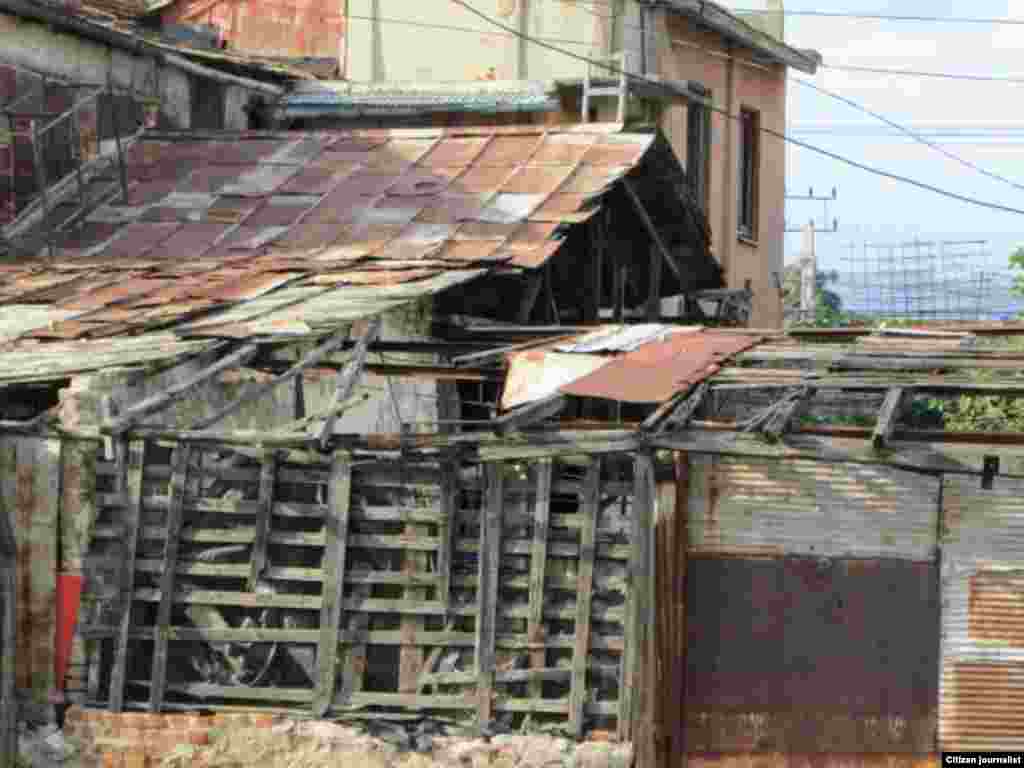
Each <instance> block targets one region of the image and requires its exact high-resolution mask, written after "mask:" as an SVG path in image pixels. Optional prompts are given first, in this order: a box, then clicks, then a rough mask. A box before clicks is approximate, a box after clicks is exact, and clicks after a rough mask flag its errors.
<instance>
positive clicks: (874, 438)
mask: <svg viewBox="0 0 1024 768" xmlns="http://www.w3.org/2000/svg"><path fill="white" fill-rule="evenodd" d="M904 393H905V390H904V389H903V388H902V387H893V388H892V389H890V390H889V391H888V392H886V393H885V400H884V401H883V402H882V408H881V410H880V411H879V412H878V421H877V422H876V423H875V431H874V433H873V434H872V435H871V445H872V446H873V447H874V449H875V450H876V451H882V450H885V447H886V445H887V443H888V442H889V439H890V438H891V437H892V433H893V431H894V430H895V429H896V422H897V421H898V420H899V416H900V408H901V406H902V404H903V396H904Z"/></svg>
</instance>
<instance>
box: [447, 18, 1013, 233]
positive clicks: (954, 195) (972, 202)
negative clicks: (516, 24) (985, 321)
mask: <svg viewBox="0 0 1024 768" xmlns="http://www.w3.org/2000/svg"><path fill="white" fill-rule="evenodd" d="M452 2H453V3H455V4H456V5H459V6H461V7H463V8H464V9H466V10H467V11H469V12H470V13H472V14H473V15H474V16H477V17H478V18H481V19H483V20H484V21H486V22H487V23H488V24H492V25H494V26H496V27H498V28H500V29H504V30H505V31H506V32H509V33H511V34H514V35H516V36H517V37H521V38H522V39H524V40H526V41H527V42H531V43H533V44H534V45H539V46H540V47H542V48H547V49H548V50H551V51H554V52H555V53H560V54H562V55H563V56H568V57H570V58H573V59H577V60H579V61H582V62H584V63H586V64H592V65H594V66H598V67H603V68H605V69H607V70H610V71H612V72H615V73H616V74H619V75H623V76H625V77H628V78H631V79H634V80H639V81H641V82H645V83H648V84H649V85H654V86H656V87H658V88H664V87H665V84H664V83H661V82H659V81H657V80H652V79H651V78H649V77H644V76H643V75H636V74H633V73H630V72H625V71H624V70H622V69H621V68H619V67H616V66H614V65H613V64H610V63H602V62H599V61H595V60H594V59H591V58H589V57H587V56H582V55H580V54H578V53H574V52H573V51H567V50H565V49H564V48H559V47H558V46H556V45H551V44H550V43H546V42H544V41H542V40H538V39H537V38H534V37H531V36H530V35H527V34H525V33H523V32H520V31H519V30H517V29H515V28H513V27H509V26H506V25H505V24H502V23H501V22H500V21H497V20H496V19H492V18H491V17H490V16H488V15H487V14H486V13H484V12H483V11H480V10H478V9H477V8H474V7H473V6H472V5H471V4H470V3H469V2H467V0H452ZM707 108H708V109H710V110H711V111H713V112H718V113H719V114H722V115H725V116H726V117H727V118H728V119H730V120H735V121H739V119H740V118H739V117H738V116H736V115H732V114H729V112H728V111H727V110H724V109H721V108H720V107H714V106H711V105H708V107H707ZM760 130H761V132H762V133H767V134H768V135H769V136H775V137H776V138H778V139H781V140H782V141H784V142H787V143H789V144H792V145H794V146H797V147H802V148H803V149H806V150H809V151H811V152H815V153H817V154H819V155H822V156H824V157H828V158H830V159H832V160H835V161H837V162H840V163H843V164H845V165H849V166H850V167H852V168H857V169H859V170H862V171H866V172H867V173H871V174H874V175H876V176H881V177H883V178H887V179H891V180H893V181H898V182H901V183H904V184H909V185H911V186H914V187H917V188H919V189H924V190H927V191H929V192H934V193H936V194H939V195H943V196H945V197H948V198H950V199H953V200H959V201H960V202H964V203H969V204H970V205H977V206H980V207H982V208H989V209H991V210H996V211H1004V212H1006V213H1016V214H1020V215H1024V210H1022V209H1020V208H1013V207H1010V206H1007V205H1000V204H999V203H989V202H987V201H984V200H979V199H977V198H973V197H969V196H967V195H961V194H959V193H956V192H950V191H949V190H945V189H942V188H940V187H936V186H934V185H932V184H928V183H926V182H923V181H918V180H916V179H912V178H910V177H908V176H901V175H900V174H897V173H892V172H891V171H885V170H882V169H881V168H875V167H872V166H870V165H866V164H864V163H861V162H858V161H856V160H851V159H850V158H847V157H843V156H842V155H838V154H836V153H835V152H830V151H828V150H827V149H823V148H821V147H817V146H815V145H813V144H808V143H807V142H805V141H800V140H799V139H794V138H793V137H791V136H787V135H786V134H785V133H783V132H781V131H776V130H773V129H771V128H765V127H764V126H761V127H760Z"/></svg>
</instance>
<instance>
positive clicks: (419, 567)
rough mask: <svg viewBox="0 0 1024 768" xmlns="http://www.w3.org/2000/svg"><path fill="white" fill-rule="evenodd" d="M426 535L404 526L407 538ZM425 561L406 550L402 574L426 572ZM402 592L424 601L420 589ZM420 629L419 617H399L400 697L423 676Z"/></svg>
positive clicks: (425, 530)
mask: <svg viewBox="0 0 1024 768" xmlns="http://www.w3.org/2000/svg"><path fill="white" fill-rule="evenodd" d="M401 468H402V470H403V474H404V473H405V472H404V470H405V469H406V465H405V464H404V463H403V464H402V466H401ZM408 493H409V492H408V491H402V492H401V496H402V497H403V498H404V497H405V496H406V495H407V494H408ZM429 533H430V529H429V528H428V527H427V526H425V525H418V524H416V523H407V524H406V526H405V534H406V535H407V536H410V537H414V538H417V539H419V538H420V537H427V536H429ZM435 540H436V541H438V549H440V540H438V539H435ZM427 557H428V555H427V554H425V553H424V552H423V551H422V550H417V549H413V548H406V549H405V550H404V552H403V553H402V572H403V573H416V572H420V571H424V570H426V568H427ZM404 592H405V599H406V601H412V602H418V601H422V600H425V599H426V597H427V594H426V591H425V590H424V589H422V588H420V587H411V588H408V587H407V588H406V589H405V590H404ZM438 602H440V603H441V604H442V605H443V604H444V602H445V600H444V598H443V597H439V599H438ZM423 628H424V623H423V617H422V616H417V615H409V614H406V615H404V616H402V619H401V630H402V634H403V635H404V636H405V637H406V638H408V642H406V643H404V644H403V645H402V647H401V649H400V650H399V653H398V691H399V693H416V691H417V682H418V681H419V678H420V675H421V674H422V672H423V661H424V658H423V657H424V653H423V648H421V647H420V646H418V645H416V633H417V632H420V631H422V630H423Z"/></svg>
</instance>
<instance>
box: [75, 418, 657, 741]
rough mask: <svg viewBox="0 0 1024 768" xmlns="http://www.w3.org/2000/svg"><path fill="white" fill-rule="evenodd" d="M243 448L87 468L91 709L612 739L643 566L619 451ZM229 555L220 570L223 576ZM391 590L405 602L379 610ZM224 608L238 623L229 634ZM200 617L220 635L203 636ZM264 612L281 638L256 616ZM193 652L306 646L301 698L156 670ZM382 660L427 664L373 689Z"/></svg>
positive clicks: (146, 455)
mask: <svg viewBox="0 0 1024 768" xmlns="http://www.w3.org/2000/svg"><path fill="white" fill-rule="evenodd" d="M250 453H251V452H249V451H246V452H245V453H243V454H238V453H237V452H236V451H235V449H233V448H232V447H231V446H227V445H223V444H221V445H217V444H211V443H205V442H200V443H193V442H190V441H187V440H178V441H175V442H167V441H146V440H139V439H135V438H134V437H133V439H132V440H130V441H128V440H125V439H119V440H118V442H117V443H116V449H115V454H116V457H117V458H116V460H115V461H114V462H100V463H99V464H98V465H97V482H98V484H99V486H100V487H102V488H107V489H109V490H108V491H104V492H101V493H100V494H98V498H97V504H98V507H99V517H98V523H97V526H96V529H95V531H94V538H93V543H92V547H93V550H94V551H95V552H96V553H101V552H107V553H108V555H109V557H108V558H107V560H106V561H107V562H108V563H111V564H116V566H117V567H116V569H115V570H116V574H115V576H116V579H115V581H116V585H117V586H116V589H114V590H108V591H104V588H102V587H99V586H98V585H91V586H90V587H89V588H88V589H89V590H90V591H91V594H90V597H91V598H92V600H93V601H96V602H98V603H100V604H105V605H107V606H108V607H110V608H112V609H113V612H114V613H115V614H116V619H115V620H113V621H111V622H107V623H99V624H97V623H88V622H86V623H84V624H83V626H82V627H81V632H82V635H83V637H86V638H89V639H92V640H97V641H99V643H98V644H99V645H103V644H104V643H105V644H108V647H111V646H112V647H111V650H112V661H111V662H105V661H104V659H105V658H106V657H105V656H104V655H103V654H101V653H96V654H94V655H93V658H92V659H91V660H90V664H91V665H92V666H93V667H94V668H95V669H94V670H93V672H92V675H91V676H92V677H93V678H95V679H97V680H99V681H101V682H100V683H99V684H98V685H97V686H96V688H95V690H94V691H93V695H94V699H93V700H92V701H91V702H90V703H91V704H93V705H101V706H106V707H109V708H110V709H112V710H115V711H120V710H123V709H128V708H142V709H147V710H151V711H162V710H167V709H175V708H180V707H183V706H188V705H189V703H190V702H191V705H192V706H203V707H213V708H217V707H230V706H233V705H239V704H243V705H246V706H256V707H259V706H267V705H273V706H275V707H281V706H285V707H288V708H291V709H298V710H305V711H307V712H310V713H311V714H314V715H316V716H330V717H342V716H350V715H353V714H358V713H359V711H360V710H362V709H365V708H367V707H383V708H385V709H387V710H390V711H392V712H394V711H396V710H397V711H399V712H402V711H415V712H425V713H434V714H438V715H441V714H443V715H445V716H448V717H457V718H458V717H463V718H466V719H467V720H468V721H471V722H473V723H475V727H476V728H478V729H480V730H481V731H482V732H485V733H486V732H489V730H490V728H491V727H492V723H494V722H495V721H496V720H498V719H501V720H502V721H503V722H504V720H505V719H507V718H509V717H512V718H516V719H520V718H522V717H525V716H526V715H529V716H530V717H531V718H532V719H534V720H540V721H541V722H545V721H547V722H551V723H558V722H561V723H564V727H565V728H566V729H568V731H569V732H571V733H572V734H574V735H576V736H578V737H583V736H585V735H586V733H587V732H588V731H589V730H591V729H593V728H598V729H603V730H613V731H614V730H619V729H620V728H622V726H620V725H619V719H620V718H621V717H622V716H623V712H624V710H623V709H622V707H623V704H622V701H621V698H622V696H623V695H624V694H623V691H624V690H625V689H623V687H622V685H623V681H624V678H623V677H622V676H623V675H635V673H634V671H633V670H634V668H635V666H636V665H637V664H638V663H639V661H638V659H639V656H638V655H637V654H636V653H634V654H631V655H630V654H628V653H627V651H628V642H629V641H628V638H629V637H630V636H631V633H633V632H634V630H631V629H630V628H629V627H628V621H629V619H628V616H629V614H628V612H627V609H626V607H625V604H626V602H627V600H629V599H630V598H629V593H630V590H629V587H628V585H629V583H630V580H629V578H628V577H627V574H626V570H627V568H637V567H641V566H642V563H643V556H640V555H637V554H636V553H635V552H634V549H633V546H632V545H631V543H630V542H631V540H632V539H633V538H634V537H635V536H636V535H637V532H638V530H642V528H641V529H638V528H637V525H638V524H637V523H635V522H634V523H633V524H630V523H629V522H628V519H629V518H628V515H630V512H629V511H628V510H629V509H631V507H632V505H633V502H632V498H633V495H634V487H633V482H632V474H633V469H632V459H631V458H630V457H629V456H628V455H622V454H615V453H612V454H608V455H605V456H589V457H588V456H586V455H581V454H579V453H574V452H570V451H567V450H565V449H564V448H563V449H562V450H560V451H559V453H558V455H555V456H552V457H548V458H546V457H540V458H538V459H536V460H530V459H521V460H517V461H514V462H506V461H500V460H498V461H487V462H482V463H481V462H478V461H476V460H468V461H467V460H465V459H462V458H457V457H456V456H454V455H449V454H442V455H441V456H439V457H435V458H431V457H429V456H419V457H408V458H404V459H403V458H397V457H396V458H390V459H388V458H382V457H381V456H380V454H376V455H373V454H368V453H365V452H361V451H355V452H352V451H349V450H345V449H336V450H334V451H332V452H331V453H330V454H329V455H319V456H318V455H316V454H302V457H301V458H303V459H304V461H301V462H299V461H297V458H299V456H298V455H297V454H295V453H289V452H283V453H278V452H275V451H269V452H264V453H259V452H257V453H256V455H255V457H253V456H250ZM208 488H212V489H215V490H216V492H217V493H220V494H221V495H220V496H215V495H211V494H213V493H214V491H208V490H206V489H208ZM324 489H326V493H324ZM316 499H319V500H316ZM609 502H613V503H612V504H611V507H609ZM609 510H614V511H613V512H609ZM620 515H626V516H627V517H625V518H622V519H620ZM230 521H234V522H233V523H232V524H230V525H229V522H230ZM186 523H187V524H186ZM239 523H240V524H239ZM641 525H642V524H641ZM396 526H397V528H396ZM645 535H646V534H645ZM642 538H643V537H642ZM228 550H230V551H232V552H234V553H235V556H232V557H231V558H230V562H221V561H220V560H219V559H218V556H217V555H216V553H217V552H218V551H228ZM289 553H291V554H289ZM239 554H241V555H242V556H244V557H245V561H240V560H239V559H238V556H237V555H239ZM421 555H422V556H423V557H421ZM294 556H298V557H299V558H300V559H301V560H302V564H297V563H294V562H291V561H289V559H288V558H289V557H294ZM396 557H397V558H400V559H401V561H402V564H401V565H398V562H399V560H397V559H394V558H396ZM282 558H284V559H282ZM101 559H102V558H101ZM383 563H390V566H387V565H383V566H382V564H383ZM472 563H475V565H473V566H472V567H470V568H468V569H467V566H469V565H470V564H472ZM629 563H632V564H633V565H631V566H630V565H628V564H629ZM642 567H646V566H642ZM399 587H400V588H403V589H404V590H405V596H394V593H393V590H394V589H395V588H399ZM598 593H600V594H601V595H603V596H605V598H603V599H602V600H597V599H595V596H596V595H597V594H598ZM610 594H619V595H620V596H621V597H620V600H621V603H620V604H619V605H616V604H615V603H614V602H613V603H612V604H609V603H607V602H606V596H607V595H610ZM200 608H201V609H202V611H203V612H205V613H197V612H196V610H197V609H200ZM239 612H242V613H245V614H246V615H248V616H249V617H250V620H247V621H246V622H243V623H241V624H239V623H238V621H237V619H230V618H228V617H231V616H237V615H239ZM268 612H269V613H268ZM100 613H102V612H100ZM109 613H110V612H109V611H108V612H107V615H109ZM95 615H99V613H97V614H95ZM200 615H205V616H207V617H209V616H211V615H213V616H222V617H223V620H221V619H216V620H209V621H207V622H206V623H205V624H204V623H198V624H197V623H195V621H193V620H192V619H193V618H195V617H197V616H200ZM274 615H278V616H286V615H290V616H292V617H293V619H294V621H292V623H291V625H289V624H288V623H287V622H285V623H282V621H281V619H280V618H277V619H269V620H264V619H265V617H266V616H274ZM303 616H305V617H307V618H310V617H315V620H314V621H312V622H309V623H302V622H301V621H299V619H300V618H301V617H303ZM261 617H264V618H261ZM297 621H298V622H299V625H298V626H296V625H295V622H297ZM382 621H383V622H385V625H388V622H392V621H398V622H399V623H400V624H401V626H400V628H399V627H398V626H395V628H393V629H381V628H378V625H379V624H380V622H382ZM232 622H234V623H232ZM197 643H199V644H204V643H206V644H210V643H212V644H232V643H233V644H256V645H257V646H258V645H260V644H264V645H266V646H267V647H273V648H274V649H275V650H277V651H284V652H286V653H290V654H292V655H293V656H294V657H295V658H299V657H300V656H301V653H302V651H301V649H302V648H312V647H315V649H316V650H315V654H313V655H308V657H309V658H311V659H312V658H314V657H315V663H314V664H313V665H312V666H311V667H310V670H309V671H310V672H311V674H309V675H308V677H307V678H306V679H305V680H304V681H299V682H295V681H294V680H292V681H291V682H285V681H278V682H277V683H276V684H275V683H273V682H272V681H271V680H269V679H263V678H256V679H249V677H250V676H247V675H242V676H241V678H240V679H238V680H234V681H229V682H211V681H209V680H199V681H197V680H193V679H183V678H182V672H181V667H180V661H179V663H178V665H177V666H175V665H173V664H169V663H168V660H169V659H170V658H174V657H175V654H176V653H177V654H178V658H179V659H180V651H178V652H176V651H175V650H174V649H175V647H179V648H181V647H186V646H185V645H183V644H188V645H187V647H195V644H197ZM386 649H394V650H396V651H398V652H399V656H402V655H403V654H407V655H410V654H413V652H415V653H414V656H413V655H410V658H417V659H420V660H421V661H419V662H417V664H416V666H415V667H414V668H410V672H409V680H408V681H402V680H395V681H394V687H389V686H388V685H384V686H383V687H384V689H382V682H381V675H382V674H384V675H385V677H386V676H387V675H388V674H390V673H387V672H383V671H382V668H381V667H379V662H373V661H372V659H373V658H375V657H376V658H380V654H381V653H385V654H386V653H389V651H386ZM390 652H394V651H390ZM191 653H193V654H194V653H195V651H192V652H191ZM452 654H455V655H456V656H457V658H458V661H457V662H456V663H455V667H454V668H452V666H451V665H450V664H451V662H450V657H451V656H452ZM394 658H395V659H396V660H397V659H398V657H394ZM442 658H449V662H445V663H443V664H441V668H440V669H436V670H435V668H434V667H435V666H436V665H437V664H438V663H439V662H441V659H442ZM375 664H377V666H375ZM446 665H448V666H446ZM397 666H398V665H397V664H395V667H396V668H397ZM403 668H404V664H403ZM172 670H174V671H173V672H172ZM186 677H188V675H186ZM389 685H390V684H389ZM427 686H433V687H434V691H433V692H431V693H426V692H424V688H425V687H427Z"/></svg>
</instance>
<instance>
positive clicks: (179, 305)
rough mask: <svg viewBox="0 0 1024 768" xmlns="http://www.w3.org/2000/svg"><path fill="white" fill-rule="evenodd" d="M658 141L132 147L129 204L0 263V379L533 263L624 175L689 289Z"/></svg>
mask: <svg viewBox="0 0 1024 768" xmlns="http://www.w3.org/2000/svg"><path fill="white" fill-rule="evenodd" d="M664 147H665V144H664V142H663V140H660V139H657V138H656V137H655V136H654V135H650V134H636V133H621V132H619V130H618V128H617V127H615V126H598V125H587V126H577V127H570V128H558V129H551V130H545V129H543V128H540V127H523V128H511V129H510V128H482V129H467V130H452V129H446V130H413V131H401V130H377V131H357V132H345V133H338V132H335V133H316V134H294V133H291V134H280V133H278V134H268V133H244V134H234V135H229V134H213V135H210V134H206V135H200V134H151V135H146V136H143V137H142V138H141V139H140V140H138V141H137V142H136V143H135V144H133V145H132V146H131V148H130V149H129V151H128V152H127V159H126V175H127V183H128V195H127V198H126V199H121V200H117V201H116V202H113V203H110V204H107V205H102V206H100V207H98V208H96V209H95V210H93V211H92V212H91V213H90V214H89V215H88V216H87V217H86V218H85V219H84V220H82V221H81V222H80V225H79V226H77V227H76V228H75V229H73V230H68V231H62V232H57V233H50V235H51V236H55V245H56V248H55V254H56V255H55V257H53V258H42V257H40V258H37V259H35V260H29V261H24V262H19V263H18V264H14V265H9V266H4V267H0V270H2V274H3V281H2V285H0V352H2V353H3V354H4V357H5V359H6V360H7V361H8V362H10V363H14V362H15V361H17V360H21V358H22V357H24V360H23V361H22V362H24V366H21V365H20V364H19V365H7V364H6V363H5V365H4V379H5V380H7V381H9V382H13V381H17V380H21V379H23V378H31V379H35V380H39V379H42V378H48V377H49V378H60V377H64V376H67V375H68V374H69V373H70V372H77V371H80V370H81V366H87V365H90V361H93V363H95V366H96V367H99V366H102V365H112V364H120V365H125V364H132V363H133V362H135V361H136V360H137V358H138V355H145V356H146V357H147V358H148V359H152V357H153V355H154V354H158V350H167V355H168V357H173V356H175V355H177V354H179V353H180V352H181V351H182V350H183V346H182V345H183V343H184V340H198V339H207V340H210V342H212V341H213V340H216V339H223V338H250V337H251V338H254V339H256V340H278V341H280V340H282V339H291V338H298V337H304V336H316V335H322V334H325V333H330V332H332V331H333V330H335V329H337V328H339V327H341V326H343V325H346V324H348V323H351V322H352V321H353V320H356V319H358V318H363V317H369V316H374V315H379V314H380V313H381V312H384V311H387V310H389V309H392V308H394V307H397V306H400V305H402V304H405V303H408V302H411V301H414V300H416V299H418V298H421V297H424V296H428V295H432V294H436V293H439V292H442V291H446V290H448V289H450V288H452V287H453V286H458V285H460V284H464V283H466V282H468V281H470V280H472V279H474V278H478V277H481V276H484V275H494V274H497V273H509V272H517V271H522V270H534V269H536V268H538V267H540V266H542V265H544V264H545V263H546V262H547V261H548V260H549V259H550V258H551V257H552V256H553V255H554V254H555V253H556V252H558V251H559V249H560V248H561V246H562V243H563V241H564V239H565V237H566V234H567V233H568V232H569V231H570V230H571V228H572V227H573V226H575V225H577V224H581V223H583V222H585V221H587V220H588V219H589V218H590V217H591V216H593V215H594V214H595V213H596V212H597V211H599V210H600V209H601V204H602V202H603V200H604V199H605V198H606V196H607V195H608V194H609V193H614V189H615V187H616V186H617V185H618V182H620V180H622V179H623V178H624V177H626V176H627V175H629V176H630V177H631V178H632V179H633V180H634V183H632V184H631V187H632V188H634V189H637V190H639V193H638V195H639V196H640V197H643V198H644V200H645V202H647V204H649V205H651V206H652V208H651V213H650V219H651V220H653V223H654V226H655V227H658V228H660V229H662V238H663V240H664V241H665V242H666V243H668V244H669V245H670V246H672V247H675V246H677V245H680V244H681V243H684V242H686V243H688V244H689V246H690V250H689V262H688V263H687V264H686V269H687V271H688V274H691V275H692V277H693V280H694V282H695V283H696V285H697V287H709V286H711V285H715V284H717V283H718V281H719V271H718V269H717V264H716V263H715V262H714V259H713V258H712V256H711V254H710V252H709V250H708V246H707V243H708V239H707V225H706V222H705V221H704V218H703V214H702V213H701V212H700V211H699V210H698V209H696V208H694V207H693V206H692V205H690V204H689V203H688V202H687V199H686V198H685V197H684V196H683V195H682V194H675V195H669V196H668V198H667V199H666V198H665V197H664V193H665V192H666V190H669V188H667V187H665V186H664V183H663V182H664V178H663V177H659V176H657V175H656V174H655V170H654V169H652V168H651V167H650V164H648V163H647V162H646V157H647V155H648V154H649V153H651V152H654V153H656V154H657V161H656V164H657V165H658V166H659V167H661V166H664V164H665V162H666V156H665V155H664ZM668 157H672V156H671V153H670V152H669V154H668ZM676 167H677V169H678V163H676ZM678 170H679V171H680V173H681V169H678ZM662 171H663V172H664V170H663V169H662ZM649 184H654V185H655V186H656V188H653V189H651V190H646V189H645V186H646V185H649ZM659 185H660V186H659ZM669 191H671V190H669ZM620 194H621V193H620ZM15 225H17V222H15ZM645 260H646V255H645ZM147 340H148V341H150V342H152V343H151V344H150V343H147ZM54 344H60V345H61V346H60V347H59V350H60V352H59V353H58V354H52V355H50V354H43V355H40V352H41V351H42V350H44V349H46V348H47V347H48V346H49V345H54ZM193 346H194V345H193V344H191V343H190V344H189V345H188V352H190V353H191V352H195V351H197V350H195V349H193ZM101 347H102V348H103V351H104V353H105V356H101V355H94V354H93V351H94V350H95V351H99V350H100V348H101ZM51 348H52V349H53V351H54V352H55V353H56V352H57V350H58V348H56V347H51ZM122 348H123V349H122ZM119 351H123V352H124V353H125V355H126V357H124V358H121V357H120V356H119ZM26 355H28V356H26ZM33 357H34V362H33ZM71 360H77V361H78V362H76V363H74V364H72V363H70V362H65V361H71ZM69 366H70V367H69Z"/></svg>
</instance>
